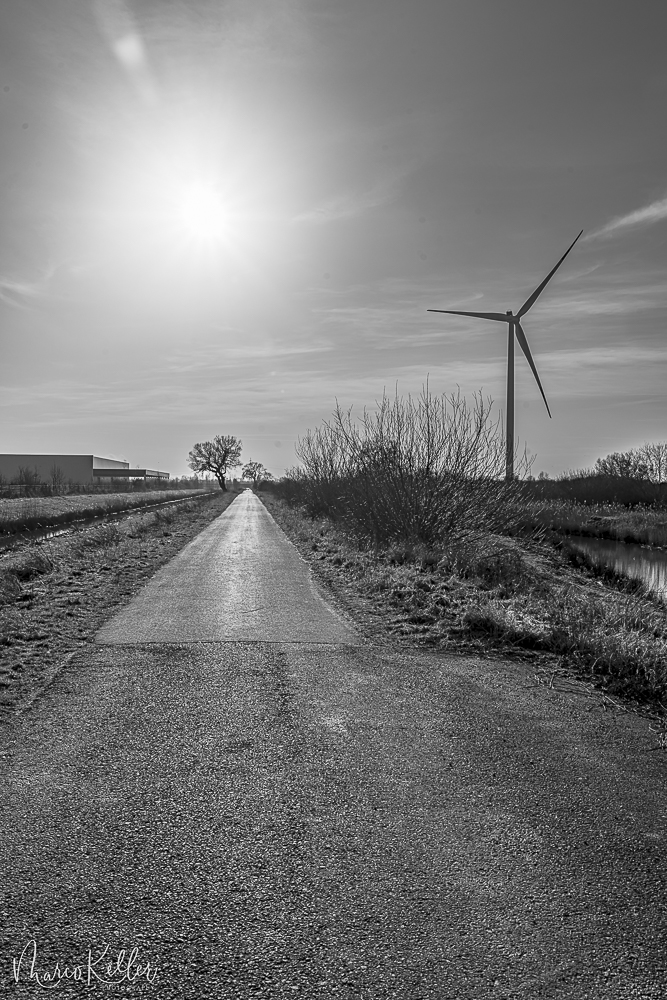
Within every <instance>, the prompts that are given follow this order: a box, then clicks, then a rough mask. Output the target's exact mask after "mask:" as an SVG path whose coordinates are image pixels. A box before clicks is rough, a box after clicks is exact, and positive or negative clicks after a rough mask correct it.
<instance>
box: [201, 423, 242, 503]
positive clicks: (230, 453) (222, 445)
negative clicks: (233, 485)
mask: <svg viewBox="0 0 667 1000" xmlns="http://www.w3.org/2000/svg"><path fill="white" fill-rule="evenodd" d="M241 448H242V444H241V442H240V441H239V440H238V438H235V437H232V436H231V435H225V436H223V435H221V434H216V436H215V437H214V438H213V440H212V441H203V442H201V443H199V444H196V445H195V446H194V448H193V449H192V451H191V452H190V454H189V455H188V465H189V467H190V468H191V469H192V471H193V472H212V473H213V475H214V476H215V478H216V479H217V480H218V483H219V484H220V489H221V490H226V489H227V485H226V483H225V476H226V475H227V470H228V469H233V468H235V467H236V466H237V465H240V464H241Z"/></svg>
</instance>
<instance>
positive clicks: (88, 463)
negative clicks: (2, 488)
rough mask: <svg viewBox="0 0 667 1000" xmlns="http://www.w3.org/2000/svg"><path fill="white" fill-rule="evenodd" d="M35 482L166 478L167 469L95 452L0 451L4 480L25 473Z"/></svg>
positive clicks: (13, 479) (20, 478)
mask: <svg viewBox="0 0 667 1000" xmlns="http://www.w3.org/2000/svg"><path fill="white" fill-rule="evenodd" d="M26 473H28V475H29V476H31V477H32V476H36V477H37V478H38V480H39V482H42V483H51V482H53V481H54V479H56V480H57V481H58V482H60V483H75V484H77V485H80V486H83V485H86V484H90V485H92V484H97V483H101V482H106V481H107V480H109V479H124V480H128V479H169V473H168V472H157V471H156V470H153V469H131V468H130V464H129V462H119V461H117V460H116V459H114V458H100V457H99V456H98V455H0V476H1V477H2V480H0V481H4V482H6V483H18V482H22V481H23V482H25V474H26Z"/></svg>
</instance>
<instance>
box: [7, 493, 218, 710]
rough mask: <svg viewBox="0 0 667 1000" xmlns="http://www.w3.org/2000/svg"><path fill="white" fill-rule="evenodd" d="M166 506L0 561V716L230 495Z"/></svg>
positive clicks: (85, 638)
mask: <svg viewBox="0 0 667 1000" xmlns="http://www.w3.org/2000/svg"><path fill="white" fill-rule="evenodd" d="M236 495H237V494H236V492H234V491H230V492H229V493H226V494H223V493H220V492H215V493H208V494H206V496H202V497H198V498H196V499H194V498H193V499H191V500H187V501H185V502H184V503H182V504H178V505H177V506H175V507H173V508H167V509H166V510H165V509H159V510H157V511H151V512H148V511H146V512H141V511H138V512H136V513H133V514H129V515H128V516H127V517H123V518H122V519H121V520H118V521H114V522H106V523H102V524H96V525H94V526H90V527H87V528H80V529H77V530H75V531H73V532H72V533H71V534H68V535H62V536H59V537H56V538H53V539H50V540H48V541H42V542H32V543H30V544H23V545H22V546H21V548H19V549H17V550H15V551H12V552H10V553H6V554H4V555H1V556H0V715H1V714H2V713H3V712H7V711H11V710H12V709H13V708H14V707H15V706H16V705H17V704H19V703H21V702H22V701H23V700H24V699H26V698H27V699H28V700H29V699H30V697H31V696H32V694H34V692H35V691H36V690H39V688H40V687H41V686H42V685H43V684H44V683H45V678H48V677H49V676H51V675H53V673H54V671H57V669H58V666H59V664H62V662H63V661H64V659H65V658H66V657H67V656H68V655H69V654H70V653H71V652H72V651H74V650H76V649H78V648H80V647H82V646H85V645H86V644H87V643H89V642H92V641H93V639H94V635H95V632H96V631H97V629H98V628H100V626H101V625H102V624H103V623H104V621H106V620H107V619H108V618H109V617H110V616H111V615H112V614H114V612H115V611H117V610H118V609H119V608H120V607H122V605H123V604H124V603H126V601H128V600H129V599H130V597H131V596H132V595H133V594H134V593H135V592H136V590H137V589H139V588H140V587H141V586H142V585H143V584H144V582H145V581H146V580H147V579H149V578H150V576H152V574H153V573H154V572H155V571H156V570H157V569H158V567H159V566H161V565H162V564H163V563H164V562H166V561H167V560H168V559H170V558H171V557H172V556H174V555H175V554H176V553H177V552H178V551H179V549H181V548H182V547H183V546H184V545H186V544H187V543H188V542H189V541H190V540H191V539H192V538H193V537H194V536H195V535H196V534H198V533H199V532H200V531H201V530H203V528H205V527H206V525H207V524H209V523H210V522H211V521H212V520H213V519H214V518H215V517H218V516H219V515H220V513H221V512H222V511H223V510H224V509H225V507H226V506H227V505H228V504H229V503H231V502H232V501H233V500H234V498H235V497H236Z"/></svg>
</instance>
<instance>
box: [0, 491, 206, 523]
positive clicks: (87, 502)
mask: <svg viewBox="0 0 667 1000" xmlns="http://www.w3.org/2000/svg"><path fill="white" fill-rule="evenodd" d="M191 492H192V493H193V494H199V493H203V492H205V491H204V490H194V491H191ZM184 495H186V496H187V495H188V494H184V491H183V490H149V491H146V492H141V493H104V494H90V495H89V494H78V493H75V494H68V495H66V496H55V497H21V498H18V497H16V498H12V499H9V500H7V499H0V534H9V533H12V532H16V531H21V530H23V529H30V528H38V527H45V526H51V525H57V524H68V523H70V522H72V521H80V520H84V519H85V518H88V517H96V516H99V515H102V514H113V513H116V512H118V511H121V510H134V509H139V508H140V507H146V506H150V504H155V503H164V502H165V501H167V500H182V499H183V497H184Z"/></svg>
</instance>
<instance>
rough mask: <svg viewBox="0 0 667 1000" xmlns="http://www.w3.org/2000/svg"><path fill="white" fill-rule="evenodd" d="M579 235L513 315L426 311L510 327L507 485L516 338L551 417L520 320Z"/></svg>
mask: <svg viewBox="0 0 667 1000" xmlns="http://www.w3.org/2000/svg"><path fill="white" fill-rule="evenodd" d="M581 233H583V229H582V230H581ZM581 233H579V236H581ZM579 236H577V239H576V240H574V242H573V243H571V244H570V246H569V247H568V248H567V250H566V251H565V253H564V254H563V256H562V257H561V259H560V260H559V261H558V263H557V264H556V266H555V267H554V268H553V270H551V271H549V273H548V274H547V276H546V278H545V279H544V281H543V282H542V283H541V284H540V285H538V286H537V288H536V289H535V291H534V292H533V294H532V295H530V296H529V297H528V298H527V299H526V301H525V302H524V304H523V305H522V306H521V308H520V309H519V311H518V312H517V313H513V312H512V311H511V310H510V309H508V310H507V312H505V313H495V312H488V313H487V312H464V311H463V310H462V309H427V310H426V311H427V312H436V313H448V314H449V315H450V316H475V317H476V318H477V319H492V320H496V321H497V322H499V323H507V325H508V327H509V330H508V335H507V431H506V437H505V478H506V480H507V481H508V482H510V481H511V480H512V479H513V478H514V338H515V337H516V339H517V340H518V341H519V347H520V348H521V350H522V351H523V353H524V354H525V356H526V360H527V362H528V364H529V365H530V368H531V371H532V373H533V375H534V376H535V381H536V382H537V384H538V386H539V389H540V392H541V393H542V399H543V400H544V405H545V406H546V408H547V413H548V414H549V417H551V410H550V409H549V404H548V403H547V397H546V396H545V395H544V389H543V388H542V383H541V382H540V376H539V375H538V374H537V368H536V367H535V362H534V361H533V356H532V354H531V353H530V347H529V346H528V341H527V340H526V334H525V333H524V332H523V327H522V326H521V319H522V317H523V316H525V315H526V313H527V312H528V310H529V309H530V308H531V306H533V305H534V304H535V301H536V300H537V298H538V296H539V295H541V293H542V292H543V291H544V288H545V287H546V285H547V284H548V282H549V281H551V279H552V278H553V276H554V274H555V273H556V271H557V270H558V268H559V267H560V266H561V264H562V263H563V261H564V260H565V258H566V257H567V255H568V254H569V252H570V250H571V249H572V247H573V246H574V244H575V243H576V242H577V240H578V239H579Z"/></svg>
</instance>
